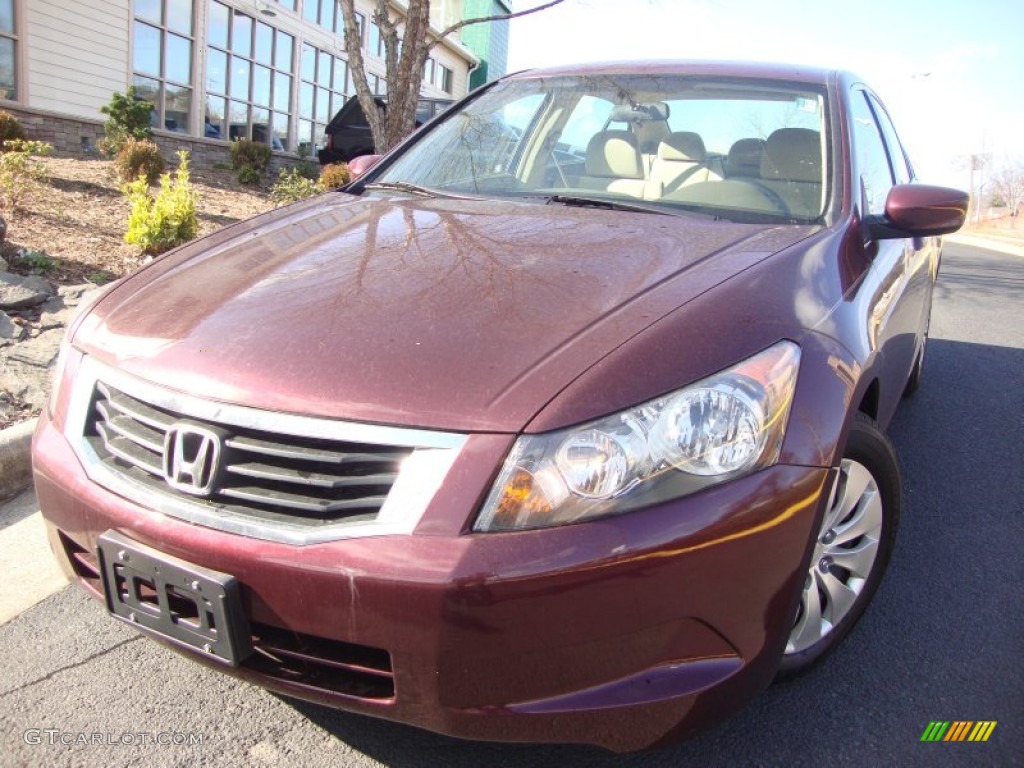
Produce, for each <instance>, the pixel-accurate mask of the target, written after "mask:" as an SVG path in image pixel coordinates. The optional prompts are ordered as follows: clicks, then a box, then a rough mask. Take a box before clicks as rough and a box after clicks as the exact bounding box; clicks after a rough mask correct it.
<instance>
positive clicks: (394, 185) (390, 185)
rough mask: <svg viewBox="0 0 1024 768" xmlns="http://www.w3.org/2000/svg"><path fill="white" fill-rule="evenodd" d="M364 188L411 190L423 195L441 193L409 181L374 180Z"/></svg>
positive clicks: (432, 195) (413, 192)
mask: <svg viewBox="0 0 1024 768" xmlns="http://www.w3.org/2000/svg"><path fill="white" fill-rule="evenodd" d="M364 189H391V190H394V191H396V192H409V193H410V194H413V195H422V196H423V197H439V196H440V193H439V192H437V191H436V190H433V189H428V188H427V187H421V186H419V185H418V184H411V183H409V182H408V181H374V182H371V183H369V184H367V185H366V186H365V187H364Z"/></svg>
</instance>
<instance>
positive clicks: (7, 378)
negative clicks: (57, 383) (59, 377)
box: [0, 344, 53, 412]
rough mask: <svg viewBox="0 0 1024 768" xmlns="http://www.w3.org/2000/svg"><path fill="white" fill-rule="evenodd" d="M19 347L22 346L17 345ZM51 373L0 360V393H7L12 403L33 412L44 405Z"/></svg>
mask: <svg viewBox="0 0 1024 768" xmlns="http://www.w3.org/2000/svg"><path fill="white" fill-rule="evenodd" d="M19 346H24V345H23V344H22V345H19ZM52 376H53V371H51V370H50V369H49V368H39V367H37V366H34V365H25V364H24V363H19V362H17V361H15V360H10V359H8V360H0V392H6V393H8V398H9V399H11V400H12V401H14V402H19V401H20V402H22V403H25V404H27V405H28V406H29V407H30V409H31V410H32V411H33V412H35V411H39V410H42V408H43V406H44V405H46V398H47V396H48V394H49V391H50V379H51V377H52Z"/></svg>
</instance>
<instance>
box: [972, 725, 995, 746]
mask: <svg viewBox="0 0 1024 768" xmlns="http://www.w3.org/2000/svg"><path fill="white" fill-rule="evenodd" d="M995 729H996V721H995V720H987V721H986V720H983V721H981V722H979V723H978V724H977V725H976V726H974V730H973V731H971V735H970V736H969V737H968V738H967V740H968V741H988V737H989V736H991V735H992V731H994V730H995Z"/></svg>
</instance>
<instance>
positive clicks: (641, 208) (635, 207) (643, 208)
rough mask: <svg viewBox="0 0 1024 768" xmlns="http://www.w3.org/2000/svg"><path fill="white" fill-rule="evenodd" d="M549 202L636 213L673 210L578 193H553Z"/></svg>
mask: <svg viewBox="0 0 1024 768" xmlns="http://www.w3.org/2000/svg"><path fill="white" fill-rule="evenodd" d="M547 201H548V203H549V204H550V203H560V204H562V205H571V206H577V207H579V208H602V209H604V210H606V211H632V212H634V213H657V214H661V215H663V216H671V215H672V212H671V211H666V210H665V209H664V208H657V207H655V206H653V205H639V204H637V203H626V202H620V201H618V200H606V199H604V198H600V197H578V196H576V195H551V196H550V197H548V198H547Z"/></svg>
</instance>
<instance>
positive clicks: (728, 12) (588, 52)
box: [509, 0, 1024, 192]
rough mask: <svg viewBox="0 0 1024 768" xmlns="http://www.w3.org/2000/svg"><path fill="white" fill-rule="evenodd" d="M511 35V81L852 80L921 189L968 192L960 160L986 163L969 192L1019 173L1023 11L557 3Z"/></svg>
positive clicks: (1017, 6)
mask: <svg viewBox="0 0 1024 768" xmlns="http://www.w3.org/2000/svg"><path fill="white" fill-rule="evenodd" d="M538 4H540V3H539V0H516V2H515V3H514V7H515V8H516V10H523V9H526V8H529V7H532V6H535V5H538ZM510 24H511V34H510V42H509V71H510V72H515V71H517V70H520V69H527V68H530V67H543V66H552V65H558V64H567V63H579V62H588V61H615V60H627V59H652V58H657V59H665V58H668V59H683V58H693V59H736V60H744V61H769V62H783V63H792V64H806V65H812V66H822V67H835V68H839V69H848V70H852V71H854V72H856V73H858V74H859V75H860V76H861V77H863V79H864V81H865V82H867V83H868V85H869V86H871V88H873V89H874V90H875V91H876V92H877V93H878V95H879V96H880V97H881V99H882V101H883V102H884V103H885V105H886V108H887V109H888V111H889V113H890V115H891V116H892V119H893V122H894V123H895V124H896V128H897V131H898V132H899V134H900V138H901V140H902V141H903V143H904V145H905V147H906V150H907V153H908V154H909V155H910V159H911V162H912V163H913V165H914V169H915V171H916V173H917V176H918V178H919V179H920V180H922V181H926V182H930V183H935V184H946V185H949V186H956V187H960V188H963V189H967V187H968V185H969V182H970V171H969V164H968V163H969V160H968V159H969V157H970V156H971V155H984V156H985V157H986V159H987V163H986V167H985V169H984V170H983V171H981V172H979V173H977V174H976V175H975V187H976V189H977V188H978V187H979V186H981V185H983V184H986V181H985V179H986V176H987V175H989V174H991V173H993V172H994V171H996V170H998V169H999V168H1001V167H1005V166H1006V165H1007V164H1009V163H1011V162H1014V161H1024V0H930V1H928V0H858V1H857V2H845V3H839V2H835V0H565V2H563V3H562V4H561V5H558V6H555V7H553V8H550V9H547V10H544V11H541V12H539V13H536V14H531V15H529V16H524V17H520V18H517V19H513V20H512V21H511V22H510ZM982 191H983V192H984V191H985V190H984V188H982Z"/></svg>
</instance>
